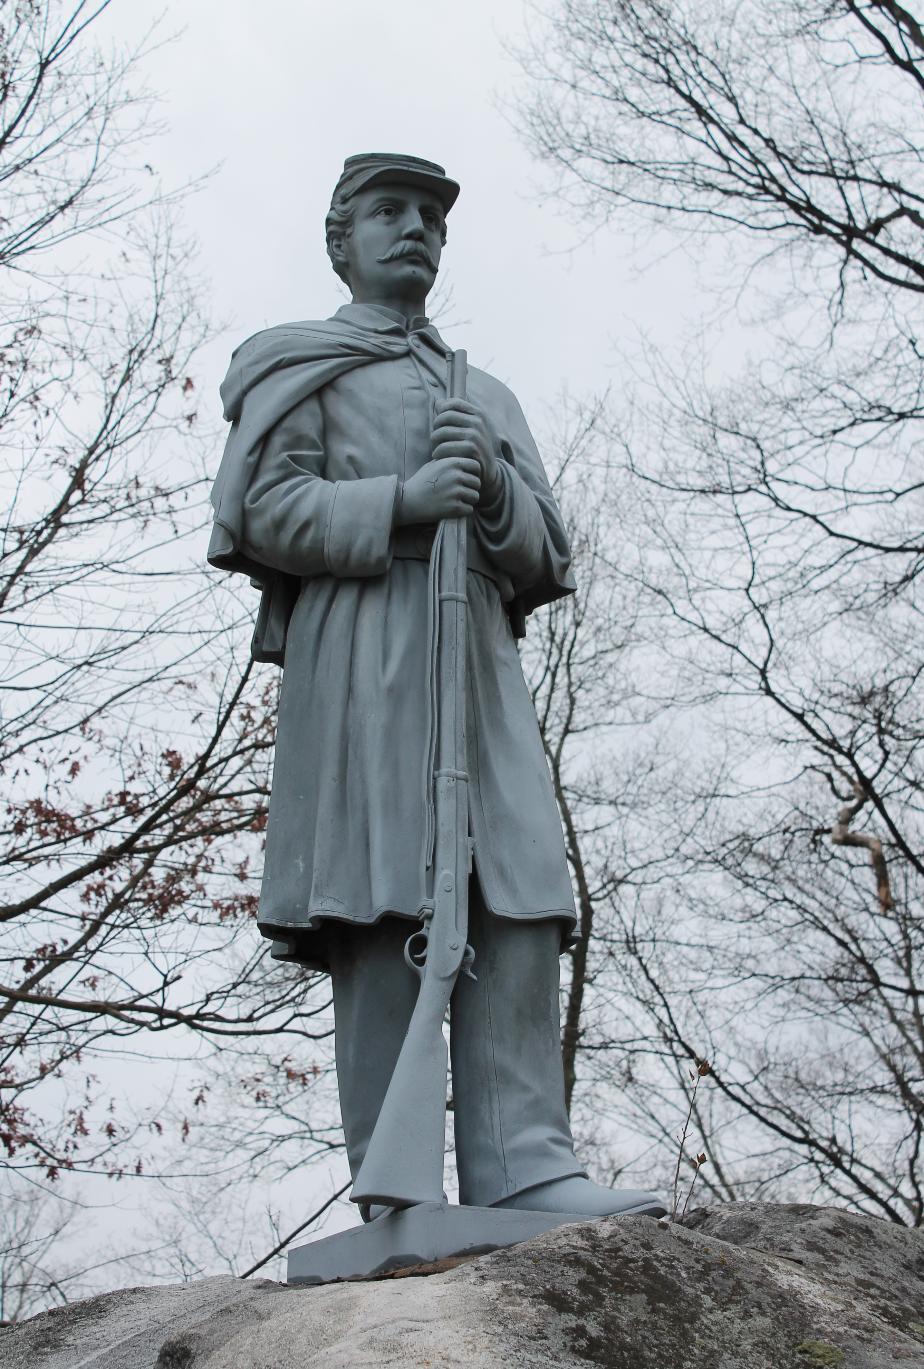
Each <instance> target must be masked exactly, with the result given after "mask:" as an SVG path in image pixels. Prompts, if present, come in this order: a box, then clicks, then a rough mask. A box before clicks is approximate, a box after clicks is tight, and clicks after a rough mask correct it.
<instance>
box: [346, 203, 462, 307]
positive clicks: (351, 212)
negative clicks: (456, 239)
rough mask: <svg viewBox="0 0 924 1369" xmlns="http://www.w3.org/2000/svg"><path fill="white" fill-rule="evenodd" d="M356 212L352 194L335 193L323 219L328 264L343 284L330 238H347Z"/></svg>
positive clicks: (444, 233) (443, 232) (442, 237)
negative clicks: (328, 258)
mask: <svg viewBox="0 0 924 1369" xmlns="http://www.w3.org/2000/svg"><path fill="white" fill-rule="evenodd" d="M355 214H356V205H355V203H354V198H353V196H352V195H335V196H334V198H333V199H332V200H331V202H330V209H328V211H327V218H326V219H325V220H324V232H325V234H326V237H327V255H328V256H329V257H330V264H331V266H332V267H333V268H334V270H335V271H336V272H337V275H338V276H339V277H340V279H341V280H342V281H343V283H344V285H347V286H348V285H349V284H350V281H349V278H348V276H347V272H346V267H345V266H344V264H343V262H340V261H338V260H337V259H336V257H335V256H334V253H333V248H332V246H331V239H332V238H335V237H337V238H348V237H349V236H350V234H351V233H352V232H353V218H354V216H355ZM440 240H441V242H442V244H443V246H444V247H445V246H446V217H445V215H444V216H443V231H442V233H441V234H440Z"/></svg>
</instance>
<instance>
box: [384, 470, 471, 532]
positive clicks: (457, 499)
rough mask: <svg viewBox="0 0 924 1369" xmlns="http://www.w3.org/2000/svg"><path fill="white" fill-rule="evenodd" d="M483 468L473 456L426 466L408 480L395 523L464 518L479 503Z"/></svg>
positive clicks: (399, 524) (399, 525)
mask: <svg viewBox="0 0 924 1369" xmlns="http://www.w3.org/2000/svg"><path fill="white" fill-rule="evenodd" d="M480 490H481V466H480V465H479V463H478V462H477V461H476V460H475V459H474V458H473V457H470V456H447V457H443V458H441V459H440V460H437V461H428V462H427V464H426V465H425V466H423V467H421V469H420V470H419V471H418V472H417V474H416V475H412V476H411V478H410V480H405V482H404V485H403V486H402V491H401V497H400V499H399V500H398V507H397V510H396V513H395V523H396V525H397V526H398V527H403V526H404V525H405V524H407V523H438V522H439V521H440V519H441V518H463V517H464V516H465V515H466V514H468V513H471V511H472V509H473V508H475V506H476V505H477V503H478V495H479V493H480Z"/></svg>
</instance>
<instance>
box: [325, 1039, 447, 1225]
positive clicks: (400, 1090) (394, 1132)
mask: <svg viewBox="0 0 924 1369" xmlns="http://www.w3.org/2000/svg"><path fill="white" fill-rule="evenodd" d="M434 1019H435V1022H434V1024H432V1025H430V1027H429V1029H428V1030H426V1031H421V1032H415V1031H414V1030H413V1029H411V1030H409V1031H408V1034H407V1036H406V1038H405V1041H404V1045H403V1046H402V1048H401V1054H400V1055H399V1056H398V1063H397V1064H396V1065H395V1068H394V1073H393V1074H392V1076H391V1083H390V1084H389V1086H388V1092H387V1093H386V1095H385V1100H384V1102H383V1103H382V1108H381V1111H380V1112H379V1116H378V1120H377V1121H376V1124H375V1129H374V1132H373V1135H372V1138H371V1139H370V1142H369V1147H368V1149H367V1151H366V1155H365V1158H364V1159H363V1162H362V1164H361V1165H360V1168H359V1173H358V1174H357V1176H356V1180H355V1182H354V1184H353V1189H352V1192H351V1193H350V1201H351V1202H354V1203H387V1204H389V1205H391V1206H393V1207H410V1206H411V1205H412V1204H414V1203H441V1202H442V1201H443V1157H444V1152H445V1149H446V1074H447V1070H448V1067H449V1051H448V1048H447V1046H446V1042H445V1039H444V1037H443V1030H442V1020H443V1014H442V1013H440V1014H439V1016H438V1017H437V1016H436V1014H434Z"/></svg>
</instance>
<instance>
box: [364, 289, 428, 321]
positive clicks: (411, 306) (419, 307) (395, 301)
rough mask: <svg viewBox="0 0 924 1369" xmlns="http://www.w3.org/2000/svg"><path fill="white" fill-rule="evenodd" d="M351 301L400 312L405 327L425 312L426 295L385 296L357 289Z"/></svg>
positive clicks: (396, 312)
mask: <svg viewBox="0 0 924 1369" xmlns="http://www.w3.org/2000/svg"><path fill="white" fill-rule="evenodd" d="M353 303H354V304H371V305H374V306H376V307H378V308H379V309H389V310H390V311H391V312H392V313H393V314H400V315H401V317H402V318H403V319H404V324H405V327H410V325H411V323H412V322H413V321H414V320H415V319H419V318H422V317H423V316H424V315H425V314H426V312H427V296H426V294H418V293H415V294H414V295H404V294H402V295H388V296H387V297H386V296H385V295H382V294H380V293H378V292H376V293H375V294H373V293H371V292H370V293H369V294H368V295H367V294H365V293H364V292H363V291H362V290H358V291H356V292H355V293H354V295H353Z"/></svg>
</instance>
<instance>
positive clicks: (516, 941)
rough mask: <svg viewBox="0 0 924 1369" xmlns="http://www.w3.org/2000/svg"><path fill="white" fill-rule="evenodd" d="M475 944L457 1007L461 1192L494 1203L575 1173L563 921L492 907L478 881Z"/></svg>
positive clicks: (465, 1198) (473, 892)
mask: <svg viewBox="0 0 924 1369" xmlns="http://www.w3.org/2000/svg"><path fill="white" fill-rule="evenodd" d="M469 933H470V934H469V941H470V942H471V944H472V946H473V947H474V950H475V963H474V966H473V968H474V972H475V974H476V975H477V980H475V981H472V980H471V979H469V978H468V977H467V976H464V975H462V976H460V978H459V982H458V984H457V985H456V990H455V994H454V995H453V1000H452V1009H451V1034H450V1042H451V1054H452V1080H453V1102H454V1109H455V1110H454V1125H455V1138H456V1164H457V1168H458V1173H459V1199H460V1201H461V1202H463V1203H468V1204H472V1205H474V1206H482V1207H486V1206H490V1204H492V1203H495V1202H499V1201H500V1200H501V1199H502V1198H505V1197H509V1196H510V1195H512V1194H514V1193H519V1192H521V1191H522V1190H523V1189H526V1188H532V1187H533V1186H534V1185H536V1184H542V1183H548V1182H550V1181H551V1180H554V1179H562V1178H566V1177H568V1176H569V1175H574V1174H584V1173H585V1171H584V1169H583V1167H582V1166H581V1165H580V1164H579V1163H578V1161H577V1160H576V1158H575V1155H574V1141H573V1139H572V1136H571V1127H570V1125H569V1122H568V1114H567V1111H566V1108H565V1083H564V1072H563V1068H562V1059H561V1041H560V1022H559V1005H558V956H559V949H560V945H561V924H560V923H559V922H558V921H557V920H556V919H546V920H542V921H539V922H515V921H513V920H512V919H505V918H500V917H494V916H492V915H491V914H490V913H488V912H487V911H486V910H485V908H484V904H483V902H482V899H481V895H480V890H479V888H478V884H477V881H476V880H475V879H472V880H471V883H470V912H469Z"/></svg>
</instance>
